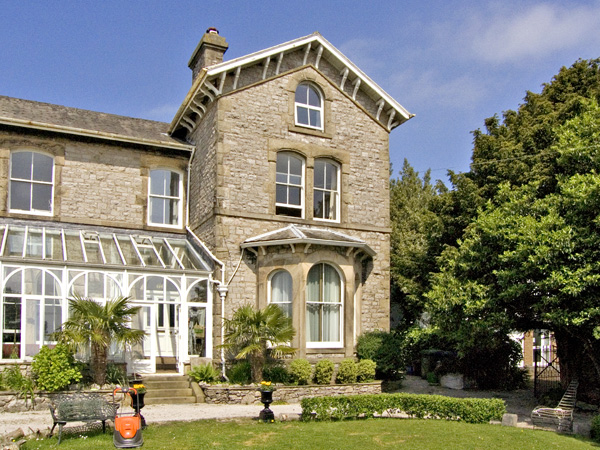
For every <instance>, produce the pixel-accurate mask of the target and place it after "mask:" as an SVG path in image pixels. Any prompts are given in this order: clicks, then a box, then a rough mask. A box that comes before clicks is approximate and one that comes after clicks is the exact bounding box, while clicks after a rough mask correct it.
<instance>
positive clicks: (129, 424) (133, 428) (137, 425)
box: [113, 387, 144, 448]
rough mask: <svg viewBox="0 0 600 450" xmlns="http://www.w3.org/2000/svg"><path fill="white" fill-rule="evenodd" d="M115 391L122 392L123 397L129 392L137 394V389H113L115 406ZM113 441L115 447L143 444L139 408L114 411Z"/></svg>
mask: <svg viewBox="0 0 600 450" xmlns="http://www.w3.org/2000/svg"><path fill="white" fill-rule="evenodd" d="M117 393H122V394H123V399H125V398H126V397H127V394H129V393H133V394H134V395H137V390H136V389H135V388H127V387H118V388H116V389H115V390H114V391H113V403H114V404H115V406H116V405H117V403H116V401H115V394H117ZM123 403H125V402H123ZM115 411H118V409H117V408H116V409H115ZM113 442H114V444H115V447H116V448H136V447H141V446H142V445H144V438H143V437H142V418H141V414H140V410H139V408H135V409H134V410H133V412H121V413H119V412H115V432H114V434H113Z"/></svg>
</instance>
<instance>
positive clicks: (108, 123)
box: [0, 95, 192, 151]
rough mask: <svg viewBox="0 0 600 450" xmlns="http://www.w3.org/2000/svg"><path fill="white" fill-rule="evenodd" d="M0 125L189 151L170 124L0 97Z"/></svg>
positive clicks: (189, 148)
mask: <svg viewBox="0 0 600 450" xmlns="http://www.w3.org/2000/svg"><path fill="white" fill-rule="evenodd" d="M0 124H1V125H11V126H18V127H25V128H33V129H37V130H45V131H52V132H57V133H65V134H72V135H73V134H74V135H79V136H87V137H94V138H97V139H107V140H112V141H121V142H129V143H135V144H143V145H149V146H157V147H167V148H171V149H177V150H187V151H191V149H192V148H191V147H190V146H189V145H187V144H183V143H181V142H179V141H177V140H175V139H174V138H172V137H171V136H169V135H168V134H167V131H168V128H169V124H167V123H165V122H156V121H153V120H145V119H136V118H133V117H126V116H118V115H115V114H106V113H101V112H96V111H89V110H85V109H79V108H70V107H67V106H61V105H53V104H50V103H42V102H34V101H31V100H23V99H20V98H14V97H6V96H2V95H0Z"/></svg>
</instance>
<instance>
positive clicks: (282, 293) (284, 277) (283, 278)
mask: <svg viewBox="0 0 600 450" xmlns="http://www.w3.org/2000/svg"><path fill="white" fill-rule="evenodd" d="M271 303H275V304H277V305H278V306H279V307H280V308H281V310H282V311H283V313H284V314H285V315H286V316H287V317H292V276H291V275H290V274H289V272H286V271H285V270H280V271H279V272H277V273H276V274H275V275H273V277H271Z"/></svg>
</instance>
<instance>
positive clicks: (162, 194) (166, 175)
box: [148, 169, 183, 227]
mask: <svg viewBox="0 0 600 450" xmlns="http://www.w3.org/2000/svg"><path fill="white" fill-rule="evenodd" d="M182 191H183V188H182V177H181V175H180V174H179V173H177V172H174V171H172V170H167V169H156V170H152V171H151V172H150V183H149V187H148V223H149V224H150V225H160V226H169V227H181V216H182V203H183V202H182Z"/></svg>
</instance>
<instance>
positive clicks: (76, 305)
mask: <svg viewBox="0 0 600 450" xmlns="http://www.w3.org/2000/svg"><path fill="white" fill-rule="evenodd" d="M139 310H140V307H139V306H131V305H130V303H129V298H128V297H117V298H115V299H112V300H108V301H106V303H104V304H101V303H99V302H96V301H95V300H93V299H89V298H84V297H79V296H76V297H74V298H72V299H69V319H68V320H67V321H66V322H64V323H63V325H62V328H61V330H60V331H59V332H57V337H58V340H59V341H60V342H62V343H64V344H66V345H69V346H71V347H73V346H74V347H75V348H77V349H83V350H87V349H88V348H89V349H90V350H91V366H92V373H93V377H94V382H95V383H97V384H99V385H100V386H102V385H103V384H104V383H105V382H106V367H107V364H108V349H109V347H110V345H111V344H112V343H113V342H115V343H117V344H118V345H119V344H120V345H126V344H130V345H132V344H137V343H140V342H142V340H143V339H144V336H145V334H146V333H145V332H144V331H143V330H135V329H132V328H131V327H130V326H129V324H130V322H131V318H132V317H133V316H134V315H135V314H137V312H138V311H139Z"/></svg>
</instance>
